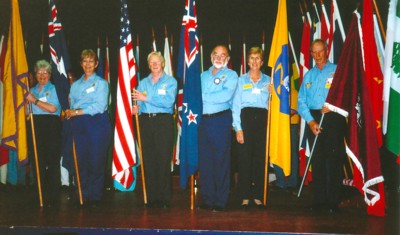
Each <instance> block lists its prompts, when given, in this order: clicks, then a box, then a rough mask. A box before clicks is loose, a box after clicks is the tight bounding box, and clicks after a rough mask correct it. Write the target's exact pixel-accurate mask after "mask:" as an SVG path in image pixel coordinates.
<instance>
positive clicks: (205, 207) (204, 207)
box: [196, 204, 213, 211]
mask: <svg viewBox="0 0 400 235" xmlns="http://www.w3.org/2000/svg"><path fill="white" fill-rule="evenodd" d="M196 208H197V209H198V210H207V211H209V210H212V209H213V207H212V206H210V205H206V204H202V205H199V206H197V207H196Z"/></svg>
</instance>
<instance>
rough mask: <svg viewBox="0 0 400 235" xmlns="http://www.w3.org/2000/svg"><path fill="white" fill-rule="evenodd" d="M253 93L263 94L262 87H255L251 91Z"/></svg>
mask: <svg viewBox="0 0 400 235" xmlns="http://www.w3.org/2000/svg"><path fill="white" fill-rule="evenodd" d="M251 93H253V94H256V95H259V94H261V89H260V88H254V89H253V90H252V91H251Z"/></svg>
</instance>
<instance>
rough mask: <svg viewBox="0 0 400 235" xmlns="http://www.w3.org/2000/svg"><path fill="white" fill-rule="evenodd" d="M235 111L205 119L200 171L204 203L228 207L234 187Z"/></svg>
mask: <svg viewBox="0 0 400 235" xmlns="http://www.w3.org/2000/svg"><path fill="white" fill-rule="evenodd" d="M231 130H232V112H231V111H230V110H229V111H227V112H224V113H223V114H221V115H218V116H214V117H205V116H203V118H202V120H201V123H200V126H199V134H198V135H199V170H200V185H201V193H202V199H203V204H205V205H208V206H219V207H225V206H226V204H227V202H228V196H229V186H230V185H229V184H230V155H231V136H232V132H231Z"/></svg>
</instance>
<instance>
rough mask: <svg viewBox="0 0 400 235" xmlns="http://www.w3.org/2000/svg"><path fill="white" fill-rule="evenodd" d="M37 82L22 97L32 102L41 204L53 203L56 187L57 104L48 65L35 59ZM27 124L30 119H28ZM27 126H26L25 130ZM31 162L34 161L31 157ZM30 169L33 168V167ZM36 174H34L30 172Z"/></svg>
mask: <svg viewBox="0 0 400 235" xmlns="http://www.w3.org/2000/svg"><path fill="white" fill-rule="evenodd" d="M35 75H36V80H37V84H36V86H34V87H33V88H32V89H31V91H30V93H29V94H28V96H27V97H26V100H27V101H28V102H30V103H31V104H32V113H33V121H34V127H35V134H36V135H35V137H36V147H37V153H38V161H39V164H38V165H39V173H40V182H41V185H42V188H43V191H44V193H43V197H44V202H45V205H46V206H48V207H51V206H54V205H57V204H58V202H57V199H58V196H59V190H60V182H61V180H60V177H61V176H60V147H61V120H60V113H61V106H60V102H59V101H58V98H57V93H56V88H55V86H54V85H53V84H52V83H51V82H50V77H51V65H50V64H49V62H47V61H46V60H39V61H37V62H36V65H35ZM29 124H30V123H29ZM30 131H31V128H28V132H30ZM28 138H29V149H30V151H29V152H30V155H31V157H32V154H33V151H32V150H33V144H32V139H31V138H32V134H31V133H28ZM32 163H33V166H34V165H35V164H36V162H35V161H32ZM33 169H36V168H35V167H34V168H33ZM34 175H35V176H36V174H34Z"/></svg>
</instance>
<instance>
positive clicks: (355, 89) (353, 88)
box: [326, 13, 385, 216]
mask: <svg viewBox="0 0 400 235" xmlns="http://www.w3.org/2000/svg"><path fill="white" fill-rule="evenodd" d="M357 16H358V14H357V13H355V14H354V16H353V19H352V22H351V25H350V29H349V32H348V34H347V38H346V41H345V43H344V45H343V52H342V55H341V56H340V58H339V62H338V65H337V69H336V72H335V75H334V77H333V82H332V86H331V88H330V90H329V94H328V97H327V99H326V102H327V103H326V105H328V106H329V108H330V109H331V110H333V111H335V112H338V113H339V114H342V115H344V116H347V118H348V128H347V133H346V140H347V150H346V151H347V154H348V155H349V157H350V158H351V159H352V161H353V165H354V186H355V187H356V188H357V189H359V190H360V191H361V192H362V193H363V194H364V200H365V202H366V203H367V205H368V214H371V215H378V216H384V215H385V197H384V190H383V177H382V174H381V165H380V158H379V146H378V141H377V133H376V131H375V126H374V117H373V110H372V100H371V99H372V97H371V96H370V92H369V91H368V82H367V81H366V79H365V72H364V66H363V60H362V48H361V47H362V46H361V41H360V34H359V32H360V30H359V28H358V24H359V19H358V17H357Z"/></svg>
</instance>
